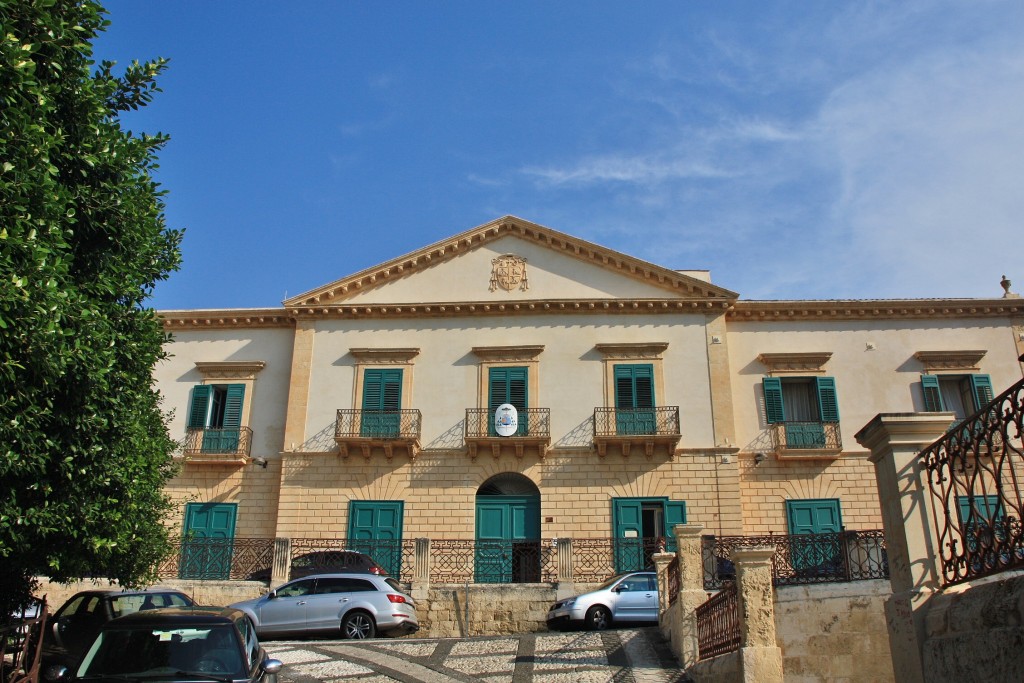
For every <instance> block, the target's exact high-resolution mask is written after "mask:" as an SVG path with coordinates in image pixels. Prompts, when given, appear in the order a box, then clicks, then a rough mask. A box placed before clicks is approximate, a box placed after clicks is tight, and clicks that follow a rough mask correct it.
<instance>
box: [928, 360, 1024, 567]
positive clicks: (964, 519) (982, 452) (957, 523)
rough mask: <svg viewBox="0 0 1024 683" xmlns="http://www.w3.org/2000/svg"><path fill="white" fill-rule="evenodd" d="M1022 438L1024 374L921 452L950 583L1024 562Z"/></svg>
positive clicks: (940, 551) (941, 558)
mask: <svg viewBox="0 0 1024 683" xmlns="http://www.w3.org/2000/svg"><path fill="white" fill-rule="evenodd" d="M1021 358H1022V360H1024V356H1022V357H1021ZM1022 437H1024V380H1021V381H1020V382H1017V383H1016V384H1014V385H1013V386H1011V387H1010V388H1009V389H1007V390H1006V391H1004V392H1003V393H1002V394H1000V395H999V396H997V397H996V398H995V399H994V400H993V401H992V402H991V403H989V404H988V405H986V406H984V407H983V408H982V409H981V410H979V411H978V412H976V413H975V414H973V415H971V416H969V417H968V418H967V419H965V420H963V421H962V422H960V423H959V424H957V425H955V426H954V427H953V428H952V429H950V430H949V431H948V432H947V433H946V435H945V436H943V437H942V438H941V439H939V440H938V441H936V442H935V443H933V444H931V445H930V446H929V447H928V448H926V449H925V450H924V451H922V452H921V454H920V456H919V462H920V466H921V468H922V469H923V470H924V471H925V473H926V474H927V478H928V479H927V481H928V487H929V491H930V506H929V507H930V508H931V510H932V515H931V517H932V519H931V520H930V522H931V525H932V527H933V528H932V533H933V534H934V538H935V539H936V553H937V555H938V562H939V566H940V568H941V572H942V583H943V585H944V586H949V585H953V584H958V583H962V582H964V581H970V580H972V579H977V578H981V577H984V576H990V575H993V574H998V573H1000V572H1003V571H1007V570H1011V569H1021V568H1024V526H1022V521H1021V520H1022V519H1024V485H1022V484H1021V481H1022V478H1024V441H1022Z"/></svg>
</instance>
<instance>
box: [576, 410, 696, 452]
mask: <svg viewBox="0 0 1024 683" xmlns="http://www.w3.org/2000/svg"><path fill="white" fill-rule="evenodd" d="M680 436H681V435H680V432H679V406H657V407H650V408H594V447H595V448H596V449H597V454H598V455H599V456H601V457H604V456H605V454H606V453H607V452H608V447H609V446H611V447H613V448H617V449H618V450H619V451H620V452H621V453H622V456H623V457H627V456H629V454H630V452H631V451H632V448H633V446H634V445H636V446H640V447H641V448H642V449H643V453H644V455H645V456H646V457H647V458H651V457H652V456H653V455H654V454H655V453H656V452H659V451H660V452H663V453H667V455H668V456H669V457H670V458H671V457H672V456H673V455H674V454H675V448H676V446H677V445H678V444H679V438H680Z"/></svg>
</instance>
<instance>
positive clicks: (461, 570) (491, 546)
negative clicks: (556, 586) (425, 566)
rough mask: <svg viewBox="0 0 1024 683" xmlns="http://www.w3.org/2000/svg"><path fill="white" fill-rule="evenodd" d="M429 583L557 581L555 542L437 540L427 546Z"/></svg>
mask: <svg viewBox="0 0 1024 683" xmlns="http://www.w3.org/2000/svg"><path fill="white" fill-rule="evenodd" d="M430 556H431V563H430V581H431V583H466V582H469V583H541V582H554V581H557V580H558V553H557V546H556V543H555V541H554V540H551V539H529V540H516V541H482V540H472V539H467V540H437V541H431V543H430Z"/></svg>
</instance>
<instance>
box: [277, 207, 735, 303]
mask: <svg viewBox="0 0 1024 683" xmlns="http://www.w3.org/2000/svg"><path fill="white" fill-rule="evenodd" d="M736 298H737V294H736V293H735V292H731V291H729V290H727V289H724V288H722V287H717V286H715V285H712V284H711V283H709V282H705V281H703V280H700V279H698V278H695V277H692V276H690V275H686V274H683V273H680V272H677V271H674V270H671V269H668V268H663V267H661V266H657V265H654V264H652V263H649V262H646V261H643V260H641V259H638V258H634V257H632V256H628V255H626V254H622V253H620V252H617V251H614V250H611V249H607V248H605V247H602V246H599V245H597V244H593V243H591V242H587V241H585V240H581V239H578V238H575V237H572V236H571V235H567V234H564V233H561V232H558V231H557V230H552V229H551V228H546V227H544V226H541V225H537V224H536V223H531V222H529V221H526V220H523V219H521V218H516V217H515V216H504V217H502V218H499V219H497V220H494V221H491V222H489V223H485V224H484V225H481V226H479V227H476V228H473V229H472V230H467V231H466V232H463V233H461V234H458V235H455V236H454V237H450V238H448V239H446V240H442V241H440V242H436V243H434V244H431V245H429V246H426V247H424V248H422V249H419V250H417V251H414V252H411V253H409V254H405V255H404V256H399V257H398V258H395V259H392V260H391V261H388V262H386V263H383V264H380V265H378V266H374V267H372V268H367V269H365V270H362V271H360V272H358V273H355V274H353V275H350V276H348V277H345V278H342V279H340V280H337V281H335V282H332V283H330V284H327V285H324V286H322V287H318V288H316V289H313V290H310V291H309V292H306V293H304V294H299V295H298V296H295V297H292V298H290V299H288V300H286V301H285V302H284V305H285V306H286V307H288V308H305V307H315V308H318V309H319V308H324V307H331V306H347V305H362V304H367V305H386V304H389V305H404V304H416V303H424V302H438V303H444V302H468V301H474V302H495V303H501V302H505V301H511V300H516V301H531V300H537V301H556V300H560V301H566V300H575V301H587V300H591V301H593V300H614V299H633V300H640V299H646V300H651V299H670V300H715V301H717V302H725V301H730V300H731V301H734V300H735V299H736Z"/></svg>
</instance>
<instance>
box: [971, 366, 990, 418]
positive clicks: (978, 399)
mask: <svg viewBox="0 0 1024 683" xmlns="http://www.w3.org/2000/svg"><path fill="white" fill-rule="evenodd" d="M970 379H971V393H972V394H973V395H974V409H975V410H981V409H982V408H984V407H985V406H987V405H988V404H989V403H991V402H992V399H993V397H994V394H993V393H992V378H991V377H989V376H988V375H970Z"/></svg>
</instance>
